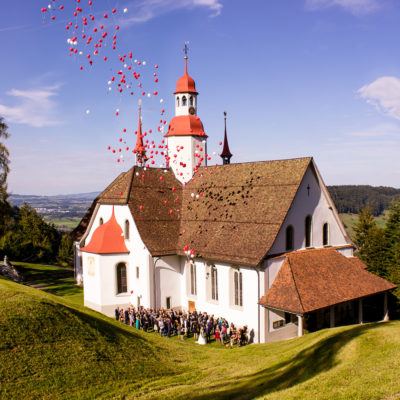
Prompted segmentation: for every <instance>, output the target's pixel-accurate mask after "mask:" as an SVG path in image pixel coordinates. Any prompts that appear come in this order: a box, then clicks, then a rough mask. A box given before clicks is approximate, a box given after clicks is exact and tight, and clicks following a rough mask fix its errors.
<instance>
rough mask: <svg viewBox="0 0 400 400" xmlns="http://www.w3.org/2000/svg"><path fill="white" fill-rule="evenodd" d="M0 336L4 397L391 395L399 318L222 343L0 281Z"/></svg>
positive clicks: (398, 389)
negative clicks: (141, 324)
mask: <svg viewBox="0 0 400 400" xmlns="http://www.w3.org/2000/svg"><path fill="white" fill-rule="evenodd" d="M65 293H68V294H69V295H70V294H71V293H72V292H69V290H68V289H66V291H65ZM0 337H1V338H2V340H1V341H0V398H4V399H28V398H29V399H74V400H75V399H135V398H143V399H254V398H266V399H346V400H347V399H398V398H400V379H399V369H400V322H399V321H393V322H389V323H376V324H365V325H360V326H352V327H340V328H334V329H328V330H323V331H319V332H316V333H313V334H308V335H305V336H304V337H302V338H298V339H293V340H288V341H284V342H277V343H271V344H263V345H251V346H246V347H242V348H234V349H227V348H226V347H223V346H217V345H214V346H198V345H195V344H193V342H192V341H185V342H184V343H182V342H180V341H178V340H176V339H167V338H160V337H159V336H157V335H155V334H151V333H144V332H140V331H137V330H136V329H134V328H130V327H129V326H123V325H122V324H120V323H117V322H115V321H113V320H111V319H109V318H107V317H105V316H103V315H100V314H98V313H96V312H94V311H91V310H87V309H85V308H83V307H82V306H79V305H76V304H73V303H71V302H70V301H68V300H66V299H63V298H61V297H56V296H53V295H51V294H48V293H45V292H43V291H39V290H37V289H32V288H29V287H26V286H23V285H18V284H15V283H13V282H9V281H6V280H0Z"/></svg>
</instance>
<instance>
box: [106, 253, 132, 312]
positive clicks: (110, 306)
mask: <svg viewBox="0 0 400 400" xmlns="http://www.w3.org/2000/svg"><path fill="white" fill-rule="evenodd" d="M98 257H99V266H100V276H101V282H100V292H101V300H100V301H101V303H100V304H101V311H102V312H103V313H104V314H107V315H109V316H113V315H114V309H115V307H116V306H117V305H118V306H120V307H123V308H125V307H127V306H128V305H129V303H130V291H129V288H130V281H131V280H132V269H131V268H129V262H128V256H127V255H126V254H116V255H113V254H112V255H111V254H109V255H101V256H98ZM119 263H124V264H125V265H126V278H127V291H126V292H125V293H118V288H117V265H118V264H119Z"/></svg>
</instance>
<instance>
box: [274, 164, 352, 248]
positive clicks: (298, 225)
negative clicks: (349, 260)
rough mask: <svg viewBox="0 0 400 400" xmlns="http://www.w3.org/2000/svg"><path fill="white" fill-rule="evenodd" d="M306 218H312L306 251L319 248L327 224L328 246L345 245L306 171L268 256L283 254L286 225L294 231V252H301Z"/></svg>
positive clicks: (312, 177) (310, 172)
mask: <svg viewBox="0 0 400 400" xmlns="http://www.w3.org/2000/svg"><path fill="white" fill-rule="evenodd" d="M308 215H310V216H311V217H312V233H311V246H310V247H323V225H324V224H325V223H328V226H329V235H328V238H329V239H328V245H329V246H340V245H345V244H348V243H349V241H348V239H346V237H345V236H344V234H343V232H342V230H341V229H340V226H339V224H338V222H337V220H336V218H335V216H334V210H333V209H332V208H330V204H329V202H328V199H327V198H326V196H325V194H324V192H323V191H322V190H321V187H320V185H319V183H318V180H317V177H316V175H315V173H314V172H313V170H312V168H311V167H309V168H308V170H307V171H306V173H305V176H304V178H303V181H302V183H301V185H300V188H299V190H298V192H297V194H296V196H295V198H294V200H293V203H292V206H291V208H290V210H289V212H288V214H287V216H286V219H285V221H284V223H283V225H282V227H281V229H280V231H279V233H278V236H277V238H276V240H275V243H274V244H273V246H272V248H271V250H270V251H269V254H279V253H283V252H285V251H286V228H287V227H288V226H289V225H292V226H293V228H294V250H299V249H304V248H305V219H306V217H307V216H308Z"/></svg>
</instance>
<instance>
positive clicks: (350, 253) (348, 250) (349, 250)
mask: <svg viewBox="0 0 400 400" xmlns="http://www.w3.org/2000/svg"><path fill="white" fill-rule="evenodd" d="M336 251H337V252H338V253H340V254H342V255H343V256H345V257H353V251H354V249H353V247H344V248H341V249H336Z"/></svg>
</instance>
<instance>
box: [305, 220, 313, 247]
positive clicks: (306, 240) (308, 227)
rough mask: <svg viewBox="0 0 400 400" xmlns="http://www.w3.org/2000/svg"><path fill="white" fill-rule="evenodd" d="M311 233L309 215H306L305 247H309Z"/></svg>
mask: <svg viewBox="0 0 400 400" xmlns="http://www.w3.org/2000/svg"><path fill="white" fill-rule="evenodd" d="M311 231H312V219H311V216H310V215H307V217H306V220H305V233H306V234H305V242H306V247H311V246H312V244H311V241H312V238H311V236H312V235H311Z"/></svg>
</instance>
